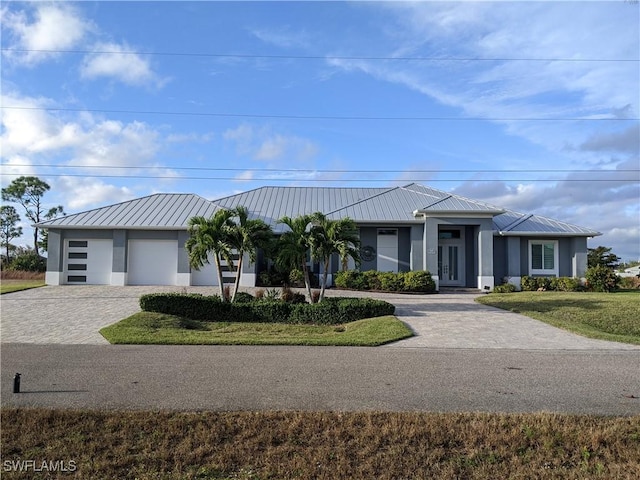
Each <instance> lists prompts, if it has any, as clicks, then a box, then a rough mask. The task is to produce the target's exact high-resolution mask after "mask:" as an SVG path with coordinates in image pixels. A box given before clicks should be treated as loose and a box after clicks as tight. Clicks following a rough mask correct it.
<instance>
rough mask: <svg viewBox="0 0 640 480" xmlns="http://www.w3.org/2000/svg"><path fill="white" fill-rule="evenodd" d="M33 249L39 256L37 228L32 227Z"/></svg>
mask: <svg viewBox="0 0 640 480" xmlns="http://www.w3.org/2000/svg"><path fill="white" fill-rule="evenodd" d="M33 249H34V250H35V251H36V255H38V256H40V251H39V250H38V229H37V228H34V229H33Z"/></svg>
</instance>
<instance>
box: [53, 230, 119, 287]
mask: <svg viewBox="0 0 640 480" xmlns="http://www.w3.org/2000/svg"><path fill="white" fill-rule="evenodd" d="M112 262H113V241H112V240H106V239H105V240H95V239H94V240H88V239H87V240H67V241H66V242H65V253H64V283H69V284H86V285H109V284H110V283H111V268H112Z"/></svg>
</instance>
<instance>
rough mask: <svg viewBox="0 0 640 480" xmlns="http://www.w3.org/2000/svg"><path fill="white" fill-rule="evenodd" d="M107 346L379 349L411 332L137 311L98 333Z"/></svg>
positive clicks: (391, 320)
mask: <svg viewBox="0 0 640 480" xmlns="http://www.w3.org/2000/svg"><path fill="white" fill-rule="evenodd" d="M100 333H101V334H102V336H104V337H105V338H106V339H107V340H108V341H109V342H111V343H121V344H124V343H128V344H163V345H338V346H378V345H383V344H385V343H389V342H393V341H396V340H401V339H403V338H407V337H411V336H412V335H413V333H412V332H411V330H410V329H409V328H408V327H407V326H406V325H405V324H404V323H402V322H401V321H400V320H398V319H397V318H395V317H393V316H384V317H376V318H370V319H365V320H358V321H355V322H351V323H345V324H343V325H291V324H281V323H250V322H207V321H199V320H190V319H187V318H183V317H178V316H175V315H168V314H163V313H156V312H139V313H136V314H134V315H132V316H130V317H128V318H125V319H124V320H121V321H120V322H118V323H115V324H113V325H110V326H108V327H105V328H103V329H102V330H100Z"/></svg>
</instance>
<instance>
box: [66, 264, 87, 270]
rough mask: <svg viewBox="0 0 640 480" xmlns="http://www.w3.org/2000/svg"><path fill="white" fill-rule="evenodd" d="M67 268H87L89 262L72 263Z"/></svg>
mask: <svg viewBox="0 0 640 480" xmlns="http://www.w3.org/2000/svg"><path fill="white" fill-rule="evenodd" d="M67 268H68V269H69V270H86V269H87V264H86V263H70V264H69V265H68V266H67Z"/></svg>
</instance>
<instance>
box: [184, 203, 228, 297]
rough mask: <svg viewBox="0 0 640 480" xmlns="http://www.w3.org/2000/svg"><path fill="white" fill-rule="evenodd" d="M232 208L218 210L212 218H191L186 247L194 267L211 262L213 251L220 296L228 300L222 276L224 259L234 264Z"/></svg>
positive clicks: (190, 262) (197, 267)
mask: <svg viewBox="0 0 640 480" xmlns="http://www.w3.org/2000/svg"><path fill="white" fill-rule="evenodd" d="M233 215H234V213H233V211H231V210H218V211H217V212H216V213H215V214H214V215H213V216H212V217H211V218H209V219H207V218H205V217H202V216H196V217H192V218H190V219H189V222H188V224H187V225H188V232H189V235H190V236H189V239H188V240H187V241H186V243H185V248H186V249H187V252H188V253H189V264H190V265H191V267H192V268H196V269H200V268H201V267H203V266H204V265H205V264H208V263H209V254H211V253H213V260H214V262H215V266H216V273H217V275H218V286H219V288H220V297H221V298H222V299H223V300H226V298H225V294H224V280H223V278H222V260H223V259H224V260H226V261H227V263H229V264H232V262H233V260H232V258H231V246H230V243H229V233H230V231H231V229H232V228H233V222H232V221H231V218H232V217H233Z"/></svg>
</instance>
